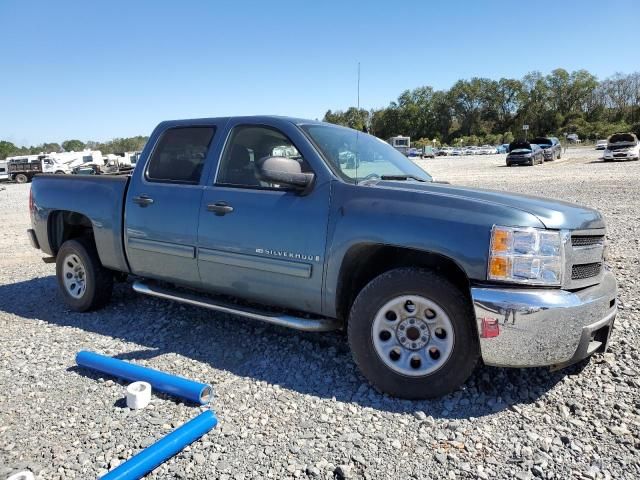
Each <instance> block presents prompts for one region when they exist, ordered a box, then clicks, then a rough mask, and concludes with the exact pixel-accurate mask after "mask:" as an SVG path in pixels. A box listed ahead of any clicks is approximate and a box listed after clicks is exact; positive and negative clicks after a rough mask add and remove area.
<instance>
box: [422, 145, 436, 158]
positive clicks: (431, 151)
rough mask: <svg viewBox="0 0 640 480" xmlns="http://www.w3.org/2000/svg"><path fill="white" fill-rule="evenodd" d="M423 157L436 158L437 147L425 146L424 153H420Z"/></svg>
mask: <svg viewBox="0 0 640 480" xmlns="http://www.w3.org/2000/svg"><path fill="white" fill-rule="evenodd" d="M420 157H421V158H436V152H435V149H434V148H433V147H429V146H426V147H423V148H422V154H421V155H420Z"/></svg>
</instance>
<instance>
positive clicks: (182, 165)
mask: <svg viewBox="0 0 640 480" xmlns="http://www.w3.org/2000/svg"><path fill="white" fill-rule="evenodd" d="M214 133H215V128H214V127H185V128H172V129H169V130H167V131H166V132H164V133H163V134H162V137H161V138H160V140H159V141H158V144H157V145H156V148H155V149H154V151H153V154H152V156H151V158H150V159H149V166H148V168H147V174H146V177H147V179H148V180H151V181H156V182H167V183H187V184H197V183H198V182H199V181H200V175H201V174H202V169H203V167H204V162H205V159H206V158H207V152H208V151H209V146H210V144H211V139H212V138H213V135H214Z"/></svg>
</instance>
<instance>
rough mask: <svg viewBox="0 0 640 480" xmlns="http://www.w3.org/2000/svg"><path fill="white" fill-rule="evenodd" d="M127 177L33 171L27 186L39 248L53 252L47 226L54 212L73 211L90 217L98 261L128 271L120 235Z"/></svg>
mask: <svg viewBox="0 0 640 480" xmlns="http://www.w3.org/2000/svg"><path fill="white" fill-rule="evenodd" d="M129 178H130V177H129V176H125V175H36V176H35V177H34V179H33V184H32V186H31V194H32V198H33V203H34V206H33V209H32V211H31V215H32V219H33V225H34V230H35V234H36V237H37V239H38V242H39V243H40V246H41V248H42V250H43V251H44V252H46V253H48V254H50V255H55V254H56V251H55V245H51V243H53V242H51V239H50V238H49V234H48V233H47V230H48V228H47V227H48V226H49V224H50V222H51V221H52V219H55V218H56V217H57V213H58V212H65V211H68V212H77V213H78V214H82V215H84V216H86V217H87V218H89V219H91V223H92V225H93V231H94V236H95V241H96V247H97V250H98V253H99V255H100V260H101V261H102V264H103V265H104V266H105V267H107V268H112V269H114V270H119V271H124V272H126V271H128V270H129V267H128V263H127V260H126V257H125V252H124V248H123V241H122V239H123V224H124V223H123V221H124V201H125V197H126V194H127V189H128V186H129ZM52 214H53V216H52Z"/></svg>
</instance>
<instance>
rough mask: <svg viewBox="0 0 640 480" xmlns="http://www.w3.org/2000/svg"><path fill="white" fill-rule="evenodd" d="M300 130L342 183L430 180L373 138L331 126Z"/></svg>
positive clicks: (423, 172) (381, 141)
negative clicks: (374, 180)
mask: <svg viewBox="0 0 640 480" xmlns="http://www.w3.org/2000/svg"><path fill="white" fill-rule="evenodd" d="M301 128H302V129H303V130H304V131H305V132H306V133H307V134H308V135H309V137H311V140H312V141H313V142H314V143H315V144H316V146H317V147H318V148H319V149H320V150H321V151H322V153H323V154H324V157H325V158H326V159H327V161H328V162H330V164H331V165H330V166H331V167H332V169H333V170H334V171H335V172H336V173H338V175H340V176H341V177H342V178H343V179H344V180H347V181H351V182H354V183H358V182H359V181H361V180H369V179H382V180H418V181H425V182H429V181H431V176H430V175H429V174H428V173H427V172H425V171H424V170H422V169H421V168H420V167H418V166H417V165H416V164H415V163H413V162H412V161H411V160H409V159H408V158H407V157H405V156H404V155H403V154H402V153H400V152H398V151H397V150H396V149H395V148H393V147H392V146H391V145H389V144H388V143H387V142H385V141H383V140H380V139H379V138H377V137H374V136H373V135H369V134H367V133H362V132H358V131H357V130H352V129H350V128H342V127H333V126H330V125H315V124H312V125H301Z"/></svg>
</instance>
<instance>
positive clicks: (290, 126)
mask: <svg viewBox="0 0 640 480" xmlns="http://www.w3.org/2000/svg"><path fill="white" fill-rule="evenodd" d="M282 145H288V146H290V147H291V148H290V149H289V150H290V151H291V152H293V153H292V154H291V156H277V155H274V151H276V149H280V148H281V147H282ZM278 151H282V150H278ZM341 151H348V152H351V153H352V155H353V157H354V158H357V159H362V162H360V166H359V168H358V169H357V172H356V171H355V170H353V169H346V168H343V162H342V161H341V159H340V152H341ZM365 160H366V161H365ZM29 212H30V215H31V225H32V228H31V229H30V230H29V231H28V235H29V239H30V241H31V243H32V245H33V246H34V247H35V248H39V249H41V250H42V251H43V252H44V253H45V254H46V255H48V256H51V257H54V258H55V262H56V278H57V283H58V286H59V289H60V292H61V297H62V299H63V300H64V302H65V303H66V304H67V306H68V308H70V309H71V310H74V311H80V312H84V311H88V310H93V309H98V308H101V307H103V306H105V305H106V304H107V303H108V302H109V299H110V297H111V293H112V288H113V282H114V278H118V279H120V280H122V279H123V278H124V277H126V275H127V274H132V275H134V281H133V289H134V290H135V291H136V292H138V293H140V294H143V295H150V296H153V297H157V298H160V299H164V300H174V301H177V302H182V303H186V304H189V305H194V306H200V307H204V308H208V309H211V310H216V311H222V312H225V313H227V314H232V315H237V316H241V317H248V318H250V319H253V320H259V321H264V322H268V323H271V324H276V325H280V326H285V327H292V328H295V329H299V330H305V331H325V330H332V329H340V328H343V329H345V330H346V337H347V340H348V343H349V345H350V347H351V351H352V353H353V358H354V361H355V363H356V365H357V366H358V367H359V368H360V370H361V371H362V373H363V374H364V376H365V377H366V378H367V379H368V380H369V381H370V382H371V383H372V384H373V385H374V386H375V387H376V388H377V389H379V390H380V391H382V392H386V393H388V394H391V395H396V396H400V397H405V398H414V399H415V398H427V397H435V396H441V395H443V394H446V393H449V392H451V391H452V390H455V389H456V388H458V387H459V386H460V385H461V384H462V383H464V382H465V381H466V379H467V378H468V377H469V375H471V373H472V372H473V370H474V369H475V367H476V365H477V364H478V363H479V362H480V361H482V363H484V364H485V365H494V366H504V367H534V366H535V367H540V366H544V365H553V366H554V367H556V368H559V367H562V366H566V365H570V364H572V363H575V362H577V361H580V360H582V359H583V358H586V357H588V356H589V355H591V354H592V353H594V352H601V351H604V350H606V348H607V344H608V340H609V335H610V333H611V330H612V328H613V324H614V319H615V316H616V312H617V307H616V281H615V278H614V276H613V273H611V271H609V270H608V269H606V268H604V266H603V262H604V257H603V255H604V236H605V224H604V220H603V217H602V215H601V214H600V213H599V212H597V211H595V210H593V209H590V208H587V207H583V206H579V205H574V204H570V203H568V202H557V201H553V200H550V199H546V198H534V197H530V196H523V195H518V194H513V193H506V192H498V191H490V190H482V189H478V190H476V189H473V188H469V187H456V186H453V185H447V184H442V183H437V182H433V181H432V178H431V176H430V175H429V174H428V173H427V172H425V171H424V170H422V169H421V168H420V167H418V166H417V165H416V164H415V163H414V162H412V161H411V160H409V159H407V157H405V156H404V155H402V154H401V153H399V152H398V151H396V150H395V149H394V148H393V147H391V146H390V145H388V144H387V143H385V142H383V141H381V140H379V139H377V138H375V137H373V136H371V135H367V134H364V133H362V132H358V131H356V130H352V129H348V128H345V127H340V126H337V125H330V124H326V123H322V122H317V121H311V120H300V119H291V118H286V117H270V116H265V117H227V118H211V119H197V120H179V121H167V122H162V123H161V124H160V125H159V126H158V127H157V128H156V129H155V131H154V132H153V133H152V134H151V137H150V138H149V141H148V142H147V144H146V146H145V148H144V151H143V152H142V155H141V157H140V160H139V161H138V165H137V166H136V168H135V170H134V171H133V173H132V174H131V175H130V176H124V175H86V176H80V175H77V176H73V177H71V176H66V175H38V176H36V177H35V179H34V181H33V184H32V187H31V194H30V201H29ZM585 245H588V246H589V248H584V246H585ZM45 260H46V261H50V260H51V258H48V259H45ZM572 272H573V273H572ZM575 272H578V273H575ZM175 286H178V287H180V288H176V287H175ZM203 292H204V293H203ZM229 297H233V298H234V299H235V300H234V301H233V302H229V301H227V300H225V299H228V298H229ZM123 298H124V297H123ZM125 301H126V300H125ZM153 305H155V304H153ZM152 308H153V307H152ZM158 308H159V309H162V307H158ZM516 317H517V318H516ZM507 320H509V321H507ZM226 330H227V334H228V335H234V330H235V329H234V328H233V325H231V324H230V325H229V326H228V328H227V329H226ZM256 332H258V331H256ZM276 334H277V331H273V332H272V331H270V332H268V335H269V337H270V338H275V337H276ZM256 335H260V333H259V332H258V333H256ZM167 341H169V342H170V341H171V339H167ZM202 341H203V342H206V341H207V339H206V338H203V339H202ZM347 373H349V372H345V374H347ZM305 374H306V375H313V374H314V372H311V371H309V372H305ZM349 374H350V373H349Z"/></svg>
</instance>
